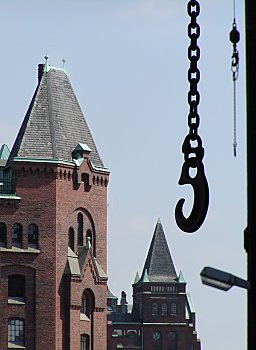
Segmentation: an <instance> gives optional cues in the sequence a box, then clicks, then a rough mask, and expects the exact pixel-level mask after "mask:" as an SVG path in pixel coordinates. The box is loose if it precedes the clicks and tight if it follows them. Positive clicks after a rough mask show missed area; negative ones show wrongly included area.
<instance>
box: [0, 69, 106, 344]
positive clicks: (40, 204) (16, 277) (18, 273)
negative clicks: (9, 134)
mask: <svg viewBox="0 0 256 350" xmlns="http://www.w3.org/2000/svg"><path fill="white" fill-rule="evenodd" d="M9 153H10V154H9ZM0 170H1V171H0V208H1V210H0V349H1V350H2V349H3V350H4V349H26V350H64V349H65V350H67V349H70V350H106V348H107V345H106V340H107V334H106V332H107V327H106V324H107V310H106V306H107V305H106V304H107V302H106V300H107V275H106V271H107V186H108V177H109V171H108V170H107V169H106V168H105V167H104V165H103V162H102V160H101V158H100V156H99V153H98V151H97V148H96V146H95V143H94V140H93V138H92V135H91V133H90V130H89V128H88V125H87V123H86V121H85V119H84V116H83V113H82V111H81V108H80V106H79V104H78V101H77V98H76V96H75V94H74V92H73V89H72V87H71V84H70V81H69V79H68V77H67V74H66V73H65V71H64V70H62V69H58V68H53V67H50V66H48V64H47V63H46V64H45V65H42V64H41V65H39V80H38V85H37V88H36V90H35V93H34V96H33V98H32V100H31V103H30V105H29V108H28V111H27V114H26V116H25V118H24V120H23V123H22V125H21V128H20V130H19V133H18V136H17V138H16V141H15V143H14V145H13V148H12V150H11V152H9V151H8V148H7V147H6V146H4V147H2V148H1V150H0Z"/></svg>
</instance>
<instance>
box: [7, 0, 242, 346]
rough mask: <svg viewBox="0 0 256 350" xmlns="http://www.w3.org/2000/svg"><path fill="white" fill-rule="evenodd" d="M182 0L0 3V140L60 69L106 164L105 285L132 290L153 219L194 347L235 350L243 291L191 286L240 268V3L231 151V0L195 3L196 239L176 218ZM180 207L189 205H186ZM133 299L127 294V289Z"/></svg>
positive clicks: (183, 115)
mask: <svg viewBox="0 0 256 350" xmlns="http://www.w3.org/2000/svg"><path fill="white" fill-rule="evenodd" d="M186 3H187V2H186V1H185V0H183V1H180V0H179V1H178V0H168V1H167V0H101V1H100V0H81V1H79V0H75V1H71V0H69V1H67V0H66V1H64V0H63V1H57V0H56V1H54V0H51V1H50V0H45V1H35V0H33V1H32V0H16V1H15V0H12V1H10V0H2V1H1V4H0V32H1V67H2V68H1V79H0V82H1V83H0V93H1V129H0V143H1V144H2V143H7V144H8V145H9V146H10V147H11V145H12V143H13V141H14V139H15V136H16V133H17V131H18V128H19V125H20V123H21V121H22V119H23V117H24V115H25V112H26V109H27V107H28V104H29V102H30V99H31V97H32V94H33V92H34V89H35V86H36V81H37V64H38V63H40V62H43V61H44V59H43V57H44V55H45V53H46V52H47V54H48V55H49V63H50V64H51V65H53V66H62V62H61V60H62V58H63V57H65V58H66V60H67V62H66V70H67V73H68V75H69V77H70V80H71V83H72V85H73V88H74V90H75V92H76V94H77V97H78V99H79V101H80V104H81V107H82V109H83V112H84V114H85V116H86V119H87V121H88V123H89V126H90V128H91V131H92V133H93V135H94V139H95V141H96V144H97V146H98V149H99V151H100V154H101V156H102V158H103V161H104V163H105V165H106V166H107V167H108V168H109V169H110V171H111V182H110V186H109V199H108V204H109V206H108V208H109V212H108V251H109V271H108V273H109V286H110V288H111V290H112V292H113V293H114V294H117V295H118V296H119V295H120V291H121V290H126V292H127V293H128V294H129V295H130V296H131V284H132V282H133V280H134V277H135V274H136V271H137V270H138V271H139V272H140V273H141V271H142V268H143V264H144V260H145V256H146V253H147V250H148V247H149V244H150V241H151V238H152V235H153V231H154V227H155V224H156V221H157V218H158V217H160V218H161V221H162V224H163V226H164V230H165V233H166V237H167V240H168V243H169V246H170V249H171V253H172V256H173V259H174V263H175V266H176V269H177V272H178V271H179V270H180V269H182V271H183V273H184V276H185V278H186V280H187V282H188V287H187V289H188V291H189V292H191V294H192V300H193V303H194V306H195V309H196V311H197V330H198V334H199V336H200V338H201V340H202V349H205V350H206V349H207V350H215V349H216V348H217V349H218V350H226V349H232V350H241V349H243V348H245V344H246V336H245V333H246V317H245V315H246V303H245V300H246V293H245V292H244V290H239V289H233V290H232V289H231V291H230V292H229V293H224V292H220V291H217V290H213V289H211V288H209V287H205V286H202V285H201V282H200V278H199V273H200V271H201V269H202V267H203V266H205V265H210V266H214V267H217V268H221V269H224V270H227V271H230V272H233V273H235V274H237V275H239V276H241V277H245V276H246V256H245V253H244V250H243V230H244V228H245V226H246V212H245V204H246V192H245V190H246V178H245V174H246V173H245V164H246V161H245V85H244V40H243V38H244V28H243V27H244V23H243V17H244V15H243V2H242V1H237V22H238V26H239V28H240V32H241V42H240V44H239V50H240V57H241V66H240V77H239V80H238V92H237V94H238V100H237V104H238V107H237V115H238V156H237V158H236V159H234V157H233V154H232V152H233V151H232V142H233V140H232V135H233V123H232V114H233V112H232V82H231V72H230V59H231V54H232V49H231V44H230V42H229V35H228V34H229V31H230V29H231V26H232V20H233V9H232V3H233V1H232V0H229V1H223V0H207V1H206V0H204V1H203V0H202V1H201V15H200V17H199V22H200V24H201V37H200V40H199V45H200V47H201V59H200V62H199V66H200V69H201V82H200V84H199V90H200V93H201V103H200V107H199V112H200V115H201V126H200V134H201V135H202V138H203V145H204V147H205V158H204V163H205V169H206V174H207V177H208V181H209V186H210V208H209V214H208V216H207V219H206V222H205V224H204V225H203V227H202V228H201V229H200V230H199V231H198V232H197V233H195V234H194V235H187V234H184V233H182V232H181V231H180V230H179V229H178V228H177V227H176V224H175V220H174V208H175V205H176V203H177V200H178V199H179V198H181V197H182V196H185V197H186V196H187V195H190V192H191V191H190V189H188V190H186V189H184V188H182V187H180V186H178V184H177V182H178V179H179V176H180V171H181V166H182V163H183V155H182V153H181V145H182V142H183V139H184V136H185V135H186V134H187V131H188V127H187V114H188V105H187V90H188V83H187V69H188V66H189V62H188V60H187V46H188V43H189V41H188V38H187V24H188V22H189V18H188V16H187V13H186ZM189 210H190V206H189V204H187V212H188V213H189ZM130 298H131V297H130Z"/></svg>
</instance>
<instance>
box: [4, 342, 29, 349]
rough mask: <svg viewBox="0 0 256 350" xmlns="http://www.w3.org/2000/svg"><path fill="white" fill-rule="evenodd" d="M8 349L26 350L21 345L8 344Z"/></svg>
mask: <svg viewBox="0 0 256 350" xmlns="http://www.w3.org/2000/svg"><path fill="white" fill-rule="evenodd" d="M8 349H26V348H25V346H23V345H19V344H15V343H8Z"/></svg>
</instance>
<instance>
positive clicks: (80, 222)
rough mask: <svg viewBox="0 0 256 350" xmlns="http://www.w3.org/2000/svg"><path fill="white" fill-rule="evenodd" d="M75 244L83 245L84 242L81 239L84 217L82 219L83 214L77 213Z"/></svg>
mask: <svg viewBox="0 0 256 350" xmlns="http://www.w3.org/2000/svg"><path fill="white" fill-rule="evenodd" d="M77 226H78V228H77V244H78V245H79V246H83V244H84V239H83V231H84V219H83V214H82V213H78V215H77Z"/></svg>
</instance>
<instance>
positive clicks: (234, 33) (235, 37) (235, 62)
mask: <svg viewBox="0 0 256 350" xmlns="http://www.w3.org/2000/svg"><path fill="white" fill-rule="evenodd" d="M233 4H234V21H233V26H232V30H231V32H230V34H229V38H230V41H231V43H232V44H233V54H232V58H231V72H232V80H233V106H234V140H233V150H234V156H235V157H236V148H237V140H236V123H237V120H236V80H237V78H238V73H239V52H238V50H237V43H238V42H239V40H240V34H239V31H238V30H237V27H236V19H235V18H236V13H235V0H234V2H233Z"/></svg>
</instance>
